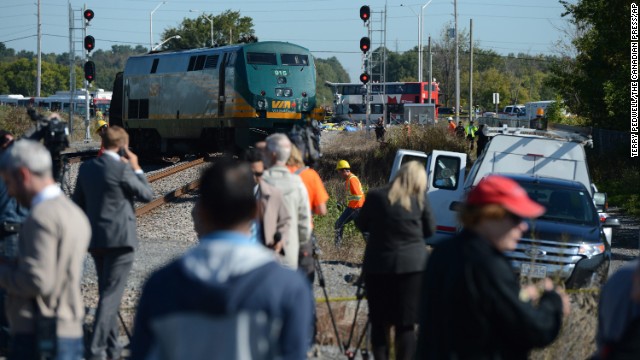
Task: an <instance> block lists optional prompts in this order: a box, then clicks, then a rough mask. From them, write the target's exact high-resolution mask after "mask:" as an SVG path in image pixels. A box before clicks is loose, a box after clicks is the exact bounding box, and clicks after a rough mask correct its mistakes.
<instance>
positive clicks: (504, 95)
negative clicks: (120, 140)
mask: <svg viewBox="0 0 640 360" xmlns="http://www.w3.org/2000/svg"><path fill="white" fill-rule="evenodd" d="M560 2H561V3H562V5H563V6H564V7H565V13H564V14H563V16H567V17H569V18H570V21H571V28H568V29H566V33H567V35H568V37H569V40H570V43H569V44H564V45H565V47H564V49H566V51H565V52H564V53H560V54H559V55H555V56H551V55H531V54H525V53H518V54H508V55H506V56H503V55H500V54H498V53H496V52H495V51H493V50H490V49H486V48H482V46H481V44H480V43H474V46H473V105H474V106H479V107H480V108H482V109H484V110H492V109H494V105H493V104H492V99H493V96H492V94H493V93H496V92H497V93H499V94H500V98H501V104H500V105H501V106H504V105H505V104H515V103H526V102H529V101H538V100H561V101H562V102H563V104H564V105H565V106H566V108H567V110H568V111H570V112H571V113H574V114H577V115H578V116H580V119H581V123H582V124H584V125H593V126H598V127H601V128H609V129H617V130H627V129H628V119H629V117H630V107H629V100H628V94H629V93H630V82H629V73H630V60H629V56H628V52H629V43H630V32H629V31H626V30H625V28H624V27H618V26H613V25H612V24H616V23H618V22H619V21H620V19H628V14H629V13H630V4H631V2H630V1H628V0H613V1H612V2H602V1H598V0H581V1H579V2H577V3H575V4H572V3H568V2H566V1H560ZM450 27H452V26H451V25H446V26H444V27H443V29H442V32H441V34H440V36H439V38H436V39H433V41H432V64H433V74H432V76H433V77H434V78H435V79H436V81H437V82H438V83H439V84H440V92H441V98H440V104H441V105H442V106H448V107H452V106H454V105H455V55H454V54H455V38H453V37H451V36H450V35H449V32H448V29H449V28H450ZM212 28H213V29H214V32H213V39H212V37H211V29H212ZM177 34H180V38H179V39H177V38H176V39H173V40H170V41H168V42H166V43H165V44H163V45H162V46H161V49H162V50H177V49H189V48H198V47H204V46H211V44H212V43H213V44H214V46H221V45H225V44H233V43H239V42H242V41H255V40H257V39H258V38H257V36H256V34H255V31H254V29H253V20H252V19H251V18H250V17H247V16H242V15H241V14H240V12H239V11H232V10H227V11H225V12H223V13H221V14H219V15H213V14H206V13H203V14H201V15H200V16H199V17H198V18H196V19H189V18H184V19H183V21H182V23H180V24H179V25H178V26H177V27H175V28H174V27H169V28H166V29H165V30H164V32H163V35H162V38H163V39H168V38H170V37H171V36H174V35H177ZM457 36H458V45H459V68H460V99H461V106H462V107H463V108H465V109H466V108H468V99H469V79H470V74H471V73H470V65H471V63H470V56H469V54H470V44H469V34H468V32H467V31H464V30H463V31H461V32H459V34H458V35H457ZM560 45H562V44H558V46H557V48H558V49H561V50H562V49H563V47H562V46H560ZM382 50H383V49H382V48H378V49H375V50H374V51H375V52H380V51H382ZM147 52H148V49H147V48H146V47H144V46H141V45H138V46H136V47H132V46H129V45H113V46H112V47H111V49H110V50H96V51H94V52H92V54H91V59H92V60H93V61H94V62H95V64H96V69H97V70H96V71H97V75H96V81H95V82H94V84H93V86H94V87H96V88H103V89H107V90H110V89H111V88H112V86H113V79H114V78H115V74H116V73H117V72H119V71H122V70H123V69H124V65H125V63H126V60H127V58H128V57H129V56H132V55H139V54H144V53H147ZM424 54H425V56H423V78H424V80H425V81H426V79H427V78H428V64H429V63H428V57H427V56H426V54H427V53H426V49H425V52H424ZM315 60H316V70H317V83H316V92H317V100H318V102H319V104H321V105H330V104H331V102H332V101H333V95H332V94H331V91H330V89H329V88H327V87H326V86H325V85H324V83H325V81H331V82H350V79H349V75H348V74H347V72H346V71H345V69H344V67H343V66H342V64H341V63H340V62H339V61H338V59H337V58H335V57H330V58H328V59H319V58H316V59H315ZM68 66H69V54H68V53H62V54H53V53H51V54H43V55H42V87H41V89H42V90H41V94H42V96H47V95H51V94H53V93H55V91H57V90H66V89H68V88H69V67H68ZM75 66H76V88H80V87H82V80H83V71H82V68H81V62H80V60H78V61H76V65H75ZM386 69H387V74H386V80H387V81H417V73H418V49H417V47H415V48H413V49H410V50H409V51H405V52H394V51H390V50H389V49H387V66H386ZM0 73H2V74H3V76H2V77H0V93H1V94H9V93H15V94H22V95H25V96H34V95H35V87H36V85H35V77H36V54H34V53H33V52H28V51H19V52H16V51H15V50H14V49H11V48H7V47H6V45H5V44H3V43H0ZM372 73H373V74H377V73H379V69H373V70H372ZM372 80H373V81H379V79H377V78H376V77H375V76H374V78H373V79H372Z"/></svg>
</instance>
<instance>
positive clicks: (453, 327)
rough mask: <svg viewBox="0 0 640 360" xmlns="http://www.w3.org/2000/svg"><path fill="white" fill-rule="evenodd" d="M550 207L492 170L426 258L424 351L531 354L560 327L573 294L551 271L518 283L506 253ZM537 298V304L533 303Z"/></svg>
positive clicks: (429, 355) (432, 355)
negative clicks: (451, 234)
mask: <svg viewBox="0 0 640 360" xmlns="http://www.w3.org/2000/svg"><path fill="white" fill-rule="evenodd" d="M544 212H545V208H544V207H543V206H541V205H540V204H538V203H536V202H535V201H533V200H531V199H530V198H529V197H528V196H527V193H526V191H525V190H524V189H522V187H520V185H518V184H517V183H516V182H515V181H513V180H511V179H509V178H506V177H502V176H498V175H489V176H487V177H486V178H484V179H482V180H481V181H480V182H479V183H478V185H477V186H476V187H475V188H474V189H473V190H471V192H470V193H469V195H468V197H467V200H466V202H465V203H464V204H463V206H462V209H461V213H460V221H461V223H462V225H463V227H464V229H463V230H462V232H460V233H459V234H458V235H457V236H456V237H455V238H453V239H451V240H449V241H443V242H441V243H440V244H438V245H436V247H435V249H434V251H433V252H432V254H431V257H430V258H429V261H428V262H427V268H426V270H425V275H424V284H423V285H424V286H423V293H422V302H421V304H422V317H421V320H420V335H419V338H418V357H417V358H419V359H444V358H456V359H465V358H474V359H527V354H528V352H529V351H530V350H531V349H533V348H536V347H543V346H546V345H548V344H550V343H551V342H552V341H553V340H554V339H555V338H556V337H557V336H558V333H559V332H560V328H561V326H562V318H563V315H566V314H568V313H569V298H568V296H567V295H566V294H565V293H564V292H563V291H562V290H559V289H554V285H553V283H552V281H551V280H550V279H548V278H547V279H544V280H543V281H541V285H542V286H541V288H538V287H536V286H534V285H529V286H527V287H525V288H522V289H521V288H520V284H519V279H518V277H517V275H516V274H514V272H513V268H512V267H511V263H510V262H509V260H508V258H507V257H506V256H505V255H504V253H505V252H508V251H514V250H515V249H516V245H517V244H518V241H519V240H520V238H521V237H522V234H523V233H524V232H525V231H526V230H527V229H528V224H527V222H525V221H524V219H525V218H536V217H538V216H541V215H542V214H543V213H544ZM534 302H535V303H536V304H537V305H535V306H534V305H533V303H534Z"/></svg>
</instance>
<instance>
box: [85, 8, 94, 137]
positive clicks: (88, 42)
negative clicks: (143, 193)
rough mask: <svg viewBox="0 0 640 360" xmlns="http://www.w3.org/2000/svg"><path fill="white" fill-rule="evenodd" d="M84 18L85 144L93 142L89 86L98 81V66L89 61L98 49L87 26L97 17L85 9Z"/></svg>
mask: <svg viewBox="0 0 640 360" xmlns="http://www.w3.org/2000/svg"><path fill="white" fill-rule="evenodd" d="M82 16H83V17H84V20H85V21H84V49H85V50H86V53H85V63H84V80H85V83H84V85H85V86H84V87H85V90H86V92H85V97H84V98H85V109H86V113H85V118H84V123H85V127H86V132H85V137H84V141H85V142H89V141H90V140H91V131H90V130H89V129H90V125H89V119H90V115H91V114H90V111H91V107H90V104H89V98H90V96H89V86H90V85H91V83H92V82H93V81H94V80H95V79H96V64H95V63H94V62H93V61H91V60H89V55H91V51H92V50H94V49H95V47H96V39H95V38H94V37H93V36H91V35H87V26H89V22H91V20H92V19H93V17H94V16H95V13H94V12H93V10H91V9H84V11H83V12H82Z"/></svg>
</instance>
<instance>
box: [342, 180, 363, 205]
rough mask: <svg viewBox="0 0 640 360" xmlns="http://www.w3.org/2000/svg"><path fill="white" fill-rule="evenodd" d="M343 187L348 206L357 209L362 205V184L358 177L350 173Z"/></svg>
mask: <svg viewBox="0 0 640 360" xmlns="http://www.w3.org/2000/svg"><path fill="white" fill-rule="evenodd" d="M345 187H346V190H347V193H348V194H349V195H348V196H347V201H348V202H349V203H348V204H347V206H348V207H350V208H352V209H359V208H361V207H362V205H364V192H363V191H362V184H360V180H358V177H357V176H355V175H353V174H351V175H349V177H348V178H347V181H345Z"/></svg>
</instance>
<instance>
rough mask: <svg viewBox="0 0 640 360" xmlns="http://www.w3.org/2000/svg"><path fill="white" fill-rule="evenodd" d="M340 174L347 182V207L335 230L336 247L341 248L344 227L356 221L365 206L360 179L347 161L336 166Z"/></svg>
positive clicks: (342, 161)
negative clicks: (353, 172)
mask: <svg viewBox="0 0 640 360" xmlns="http://www.w3.org/2000/svg"><path fill="white" fill-rule="evenodd" d="M336 170H337V171H338V174H340V176H342V178H343V179H344V180H345V183H344V185H345V189H346V191H347V206H346V207H345V209H344V211H343V212H342V214H340V217H339V218H338V220H336V223H335V226H334V229H335V232H336V238H335V245H336V246H337V247H340V245H341V244H342V233H343V231H344V226H345V225H346V224H348V223H349V222H350V221H354V220H355V219H356V218H357V217H358V214H359V213H360V209H361V208H362V205H364V192H363V191H362V184H361V183H360V180H358V177H357V176H355V175H354V174H352V173H351V166H350V165H349V163H348V162H347V160H340V161H338V164H337V166H336Z"/></svg>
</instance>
